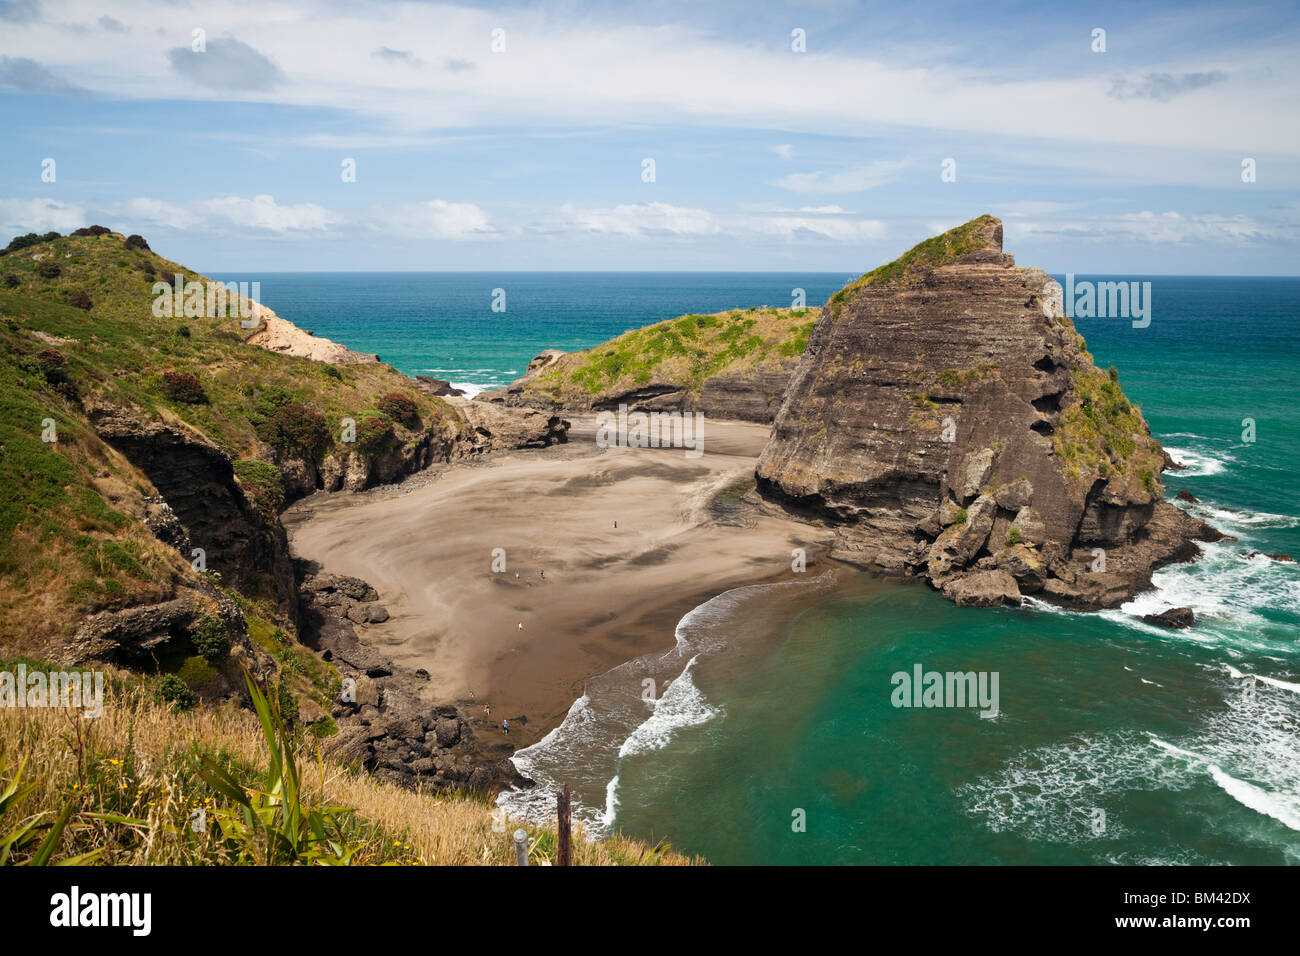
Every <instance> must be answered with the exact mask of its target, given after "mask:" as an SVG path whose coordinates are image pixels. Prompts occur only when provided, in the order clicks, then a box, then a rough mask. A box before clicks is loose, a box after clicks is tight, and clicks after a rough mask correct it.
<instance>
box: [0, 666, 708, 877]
mask: <svg viewBox="0 0 1300 956" xmlns="http://www.w3.org/2000/svg"><path fill="white" fill-rule="evenodd" d="M18 663H19V662H18V661H16V660H0V669H8V670H13V669H14V668H15V667H16V666H17V664H18ZM26 663H27V665H28V667H30V668H40V669H51V668H54V667H55V666H56V665H52V664H48V663H44V662H41V661H38V660H27V661H26ZM111 674H112V677H111V680H110V681H109V682H108V686H107V687H106V690H105V696H106V700H105V706H104V713H103V715H102V716H101V717H98V718H96V719H93V720H87V719H82V718H81V717H80V716H79V715H78V714H77V713H75V712H71V711H69V712H65V711H61V710H58V709H51V708H31V709H15V708H3V709H0V864H4V863H9V864H45V863H48V864H60V863H64V864H66V863H82V864H90V863H93V864H103V865H116V866H121V865H212V864H227V865H229V864H241V863H258V864H299V865H309V864H316V865H339V864H343V865H346V864H354V865H356V864H389V865H421V864H436V865H449V866H457V865H463V866H512V865H515V855H514V849H513V845H512V843H511V834H512V833H513V831H514V830H515V829H517V828H523V829H524V830H526V831H527V833H528V837H529V841H528V845H529V852H530V863H532V864H533V865H539V864H543V863H551V862H553V861H554V858H555V851H556V846H557V838H556V833H555V829H554V827H550V826H537V825H534V824H530V823H527V822H521V821H514V820H511V821H508V822H507V825H506V826H504V827H503V826H502V823H503V821H502V820H501V819H500V818H499V817H498V816H496V815H494V812H493V808H492V806H491V804H490V802H489V800H488V799H487V796H486V795H473V794H464V795H462V794H447V793H432V792H412V791H408V790H403V789H401V788H398V787H395V786H392V785H390V784H386V783H383V782H379V781H376V780H374V779H372V778H371V777H370V776H369V775H368V774H366V773H365V772H364V771H363V770H361V769H360V768H358V767H355V766H347V765H344V764H341V763H339V762H337V761H334V760H331V759H330V758H329V757H328V756H326V755H324V754H323V753H322V750H321V748H320V746H319V744H317V743H315V742H314V741H313V739H312V738H311V737H310V736H309V735H305V734H303V733H302V732H301V731H297V730H293V729H291V727H290V725H289V723H288V722H287V721H286V720H285V719H284V716H283V714H282V704H281V703H280V696H279V695H278V694H277V693H276V691H275V688H273V687H272V688H263V687H260V686H258V685H257V684H255V683H252V682H250V684H249V692H250V696H251V699H252V701H253V711H252V712H250V711H248V710H244V709H240V708H238V707H236V706H234V705H233V703H227V704H225V705H221V706H205V707H194V706H192V701H184V700H182V701H169V700H168V699H166V698H167V697H168V692H167V690H166V689H160V688H151V687H150V686H149V684H148V682H146V681H144V680H142V678H141V677H140V676H139V675H137V674H133V673H130V672H123V671H117V670H113V671H112V672H111ZM179 691H180V692H183V691H184V685H183V684H181V685H180V688H179ZM173 693H176V691H173ZM579 836H580V834H579ZM573 856H574V860H573V862H574V863H575V864H576V865H579V866H608V865H627V866H641V865H649V866H673V865H683V864H689V863H695V862H700V861H698V860H691V859H688V858H686V857H683V856H681V855H680V854H677V853H674V852H672V850H671V849H669V848H668V847H666V846H664V845H655V846H651V845H649V844H646V843H643V842H640V841H636V840H631V839H627V838H624V837H621V836H620V837H614V838H612V839H608V840H603V841H588V840H585V839H581V838H579V839H575V840H574V843H573Z"/></svg>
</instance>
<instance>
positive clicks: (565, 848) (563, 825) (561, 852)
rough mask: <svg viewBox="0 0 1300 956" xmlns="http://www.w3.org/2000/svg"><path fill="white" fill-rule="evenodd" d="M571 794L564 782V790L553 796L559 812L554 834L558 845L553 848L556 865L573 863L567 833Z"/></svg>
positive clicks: (570, 864) (569, 823)
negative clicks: (557, 824) (558, 822)
mask: <svg viewBox="0 0 1300 956" xmlns="http://www.w3.org/2000/svg"><path fill="white" fill-rule="evenodd" d="M571 796H572V795H571V793H570V791H569V785H568V784H567V783H566V784H565V785H564V790H563V791H561V792H560V793H559V794H557V795H556V798H555V803H556V809H557V811H558V812H559V817H560V825H559V827H558V829H557V832H556V835H557V836H558V837H559V839H558V840H557V843H558V846H557V847H556V850H555V865H556V866H572V865H573V864H572V862H571V857H570V850H569V834H570V827H571V822H572V821H571V819H570V816H569V802H570V798H571Z"/></svg>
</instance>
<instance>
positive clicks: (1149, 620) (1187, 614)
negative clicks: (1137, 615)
mask: <svg viewBox="0 0 1300 956" xmlns="http://www.w3.org/2000/svg"><path fill="white" fill-rule="evenodd" d="M1142 623H1144V624H1155V625H1158V626H1159V627H1172V628H1182V627H1191V626H1192V625H1193V624H1195V623H1196V615H1195V614H1193V613H1192V609H1191V608H1190V607H1171V608H1170V609H1169V610H1167V611H1161V612H1160V613H1159V614H1143V615H1142Z"/></svg>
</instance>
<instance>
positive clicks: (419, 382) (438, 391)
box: [415, 375, 465, 398]
mask: <svg viewBox="0 0 1300 956" xmlns="http://www.w3.org/2000/svg"><path fill="white" fill-rule="evenodd" d="M415 387H416V388H418V389H419V390H420V391H422V392H425V393H427V394H429V395H437V396H438V397H439V398H446V397H447V396H448V395H451V396H454V397H456V398H462V397H463V396H464V395H465V393H464V392H463V391H462V390H461V389H459V388H456V387H455V386H453V385H452V384H451V382H447V381H444V380H442V379H440V378H433V377H431V376H428V375H417V376H415Z"/></svg>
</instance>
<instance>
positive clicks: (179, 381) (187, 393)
mask: <svg viewBox="0 0 1300 956" xmlns="http://www.w3.org/2000/svg"><path fill="white" fill-rule="evenodd" d="M163 393H164V394H165V395H166V396H167V397H168V398H170V399H172V400H173V401H176V402H185V403H186V404H187V405H201V404H203V403H204V402H206V401H207V400H208V395H207V393H206V392H205V391H204V390H203V383H202V382H200V381H199V379H198V376H197V375H192V374H190V373H189V372H175V371H171V372H163Z"/></svg>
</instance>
